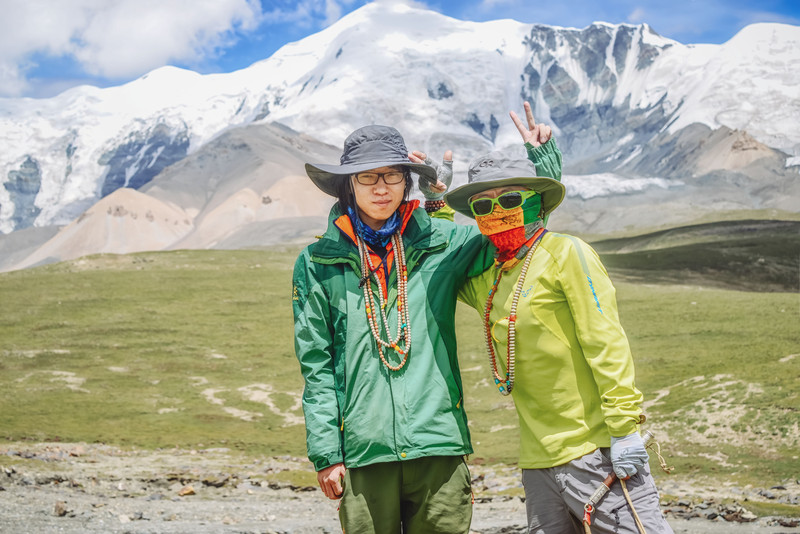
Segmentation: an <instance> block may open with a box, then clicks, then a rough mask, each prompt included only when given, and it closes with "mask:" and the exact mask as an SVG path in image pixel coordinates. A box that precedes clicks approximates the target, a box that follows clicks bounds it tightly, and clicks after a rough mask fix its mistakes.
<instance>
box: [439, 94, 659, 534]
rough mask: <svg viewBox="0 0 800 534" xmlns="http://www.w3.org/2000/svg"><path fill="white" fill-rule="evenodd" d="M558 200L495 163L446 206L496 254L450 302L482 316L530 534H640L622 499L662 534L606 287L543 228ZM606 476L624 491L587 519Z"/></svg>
mask: <svg viewBox="0 0 800 534" xmlns="http://www.w3.org/2000/svg"><path fill="white" fill-rule="evenodd" d="M526 111H528V114H529V118H528V120H529V123H532V122H533V117H532V115H531V114H530V112H529V108H527V107H526ZM540 174H541V173H540ZM564 194H565V188H564V186H563V184H561V183H560V182H559V181H558V180H555V179H551V178H548V177H544V176H537V175H536V171H535V169H534V168H533V166H532V165H531V163H530V161H528V160H517V159H513V158H507V157H505V156H504V155H503V154H500V153H497V152H494V153H490V154H487V155H485V156H482V157H480V158H477V159H476V160H474V161H473V162H472V163H471V164H470V166H469V170H468V183H467V184H466V185H463V186H461V187H458V188H456V189H454V190H453V191H451V192H449V193H447V194H446V195H445V200H446V202H447V204H448V205H449V206H450V207H451V208H452V209H454V210H455V211H457V212H459V213H461V214H463V215H466V216H467V217H470V218H473V219H475V221H476V222H477V226H478V228H479V229H480V231H481V232H482V233H483V234H484V235H486V236H487V237H488V238H489V239H490V240H491V241H492V242H493V244H494V245H495V247H496V249H497V252H496V259H495V265H494V267H493V268H491V269H489V270H487V271H485V272H483V273H481V274H478V275H476V276H473V277H471V278H470V280H469V281H468V282H467V284H465V285H464V286H463V287H462V289H461V291H460V293H459V298H461V299H462V300H463V301H464V302H466V303H467V304H469V305H470V306H472V307H474V308H475V309H477V310H478V311H479V312H480V313H481V316H482V318H483V322H484V330H485V340H486V349H487V351H488V354H489V359H490V367H491V374H492V378H493V380H494V383H495V385H496V386H497V388H498V391H499V392H500V393H501V394H503V395H509V394H510V395H512V397H513V399H514V404H515V406H516V410H517V414H518V419H519V425H520V458H519V466H520V467H521V468H522V481H523V486H524V488H525V495H526V500H525V503H526V510H527V515H528V531H529V532H530V533H532V534H580V533H582V532H584V527H583V526H582V522H583V520H586V523H587V525H586V526H588V523H589V522H591V528H592V532H595V533H609V534H610V533H612V532H613V533H630V534H634V533H638V532H639V530H638V527H637V525H636V520H637V519H636V518H635V514H633V513H632V511H631V508H630V507H629V506H628V505H627V504H626V502H625V496H624V489H623V488H625V487H627V489H628V490H629V491H630V495H631V498H632V502H633V509H635V511H636V512H637V513H638V516H639V518H641V522H642V523H643V525H642V526H643V527H646V531H647V532H648V533H650V534H655V533H671V532H672V530H671V529H670V527H669V525H668V524H667V522H666V520H665V519H664V517H663V515H662V514H661V511H660V509H659V498H658V493H657V490H656V487H655V484H654V482H653V479H652V476H651V475H650V472H649V470H648V466H647V460H648V454H647V452H646V450H645V446H644V444H643V441H642V438H641V437H640V435H639V424H640V422H641V419H640V417H641V416H642V409H641V403H642V394H641V392H640V391H639V390H638V389H637V388H636V386H635V383H634V366H633V359H632V356H631V351H630V347H629V344H628V340H627V337H626V335H625V332H624V331H623V329H622V326H621V324H620V320H619V316H618V313H617V303H616V297H615V290H614V287H613V285H612V284H611V281H610V279H609V277H608V274H607V272H606V270H605V268H604V267H603V265H602V263H601V261H600V259H599V258H598V256H597V254H596V253H595V251H594V250H593V249H592V248H591V247H590V246H589V245H587V244H586V243H585V242H583V241H582V240H580V239H579V238H577V237H574V236H570V235H566V234H559V233H556V232H550V231H548V230H547V229H546V228H545V227H544V220H545V218H546V217H547V216H548V215H549V214H550V212H552V211H553V210H554V209H555V208H556V207H557V206H558V205H559V204H560V203H561V201H562V200H563V198H564ZM612 471H613V472H614V473H615V474H616V475H617V476H618V477H619V478H620V479H627V482H626V483H624V484H622V485H621V484H614V485H613V486H612V488H611V491H610V492H609V493H608V494H607V495H606V496H605V498H604V499H603V500H601V501H600V503H599V506H597V507H596V508H594V509H592V512H593V515H590V516H589V517H587V513H586V512H587V510H586V509H585V504H586V503H587V502H588V501H589V500H590V498H592V495H593V494H594V492H595V490H597V489H598V487H599V486H600V484H601V483H602V482H603V480H604V479H605V478H606V476H607V475H609V474H610V473H611V472H612Z"/></svg>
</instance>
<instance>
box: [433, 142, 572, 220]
mask: <svg viewBox="0 0 800 534" xmlns="http://www.w3.org/2000/svg"><path fill="white" fill-rule="evenodd" d="M507 185H521V186H524V187H528V188H530V189H532V190H533V191H536V192H537V193H539V194H540V195H542V209H543V211H544V214H543V215H547V214H549V213H550V212H551V211H553V210H554V209H556V207H558V205H559V204H561V201H562V200H564V195H565V192H566V189H565V188H564V184H562V183H561V182H559V181H558V180H555V179H553V178H547V177H545V176H536V167H535V166H534V165H533V163H532V162H531V161H530V160H527V159H511V158H509V157H507V156H505V155H503V154H502V153H500V152H490V153H489V154H486V155H485V156H480V157H479V158H476V159H474V160H473V161H472V163H470V164H469V170H468V171H467V183H466V184H465V185H462V186H461V187H457V188H455V189H453V190H452V191H450V192H449V193H447V194H446V195H445V196H444V200H445V202H447V204H448V206H450V207H451V208H453V209H454V210H456V211H457V212H459V213H461V214H463V215H466V216H467V217H470V218H472V219H474V218H475V215H473V213H472V210H471V209H470V207H469V199H470V198H472V197H473V196H474V195H477V194H478V193H480V192H481V191H486V190H487V189H494V188H495V187H505V186H507Z"/></svg>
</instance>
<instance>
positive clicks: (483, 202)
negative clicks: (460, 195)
mask: <svg viewBox="0 0 800 534" xmlns="http://www.w3.org/2000/svg"><path fill="white" fill-rule="evenodd" d="M535 194H536V191H509V192H507V193H503V194H502V195H500V196H499V197H495V198H486V197H484V198H477V199H475V200H473V201H472V202H470V203H469V209H471V210H472V213H473V214H474V215H475V216H476V217H480V216H482V215H489V214H490V213H492V212H493V211H494V206H495V204H498V205H499V206H500V207H501V208H503V209H504V210H513V209H514V208H518V207H520V206H522V203H523V202H525V201H526V200H527V199H529V198H531V197H532V196H534V195H535Z"/></svg>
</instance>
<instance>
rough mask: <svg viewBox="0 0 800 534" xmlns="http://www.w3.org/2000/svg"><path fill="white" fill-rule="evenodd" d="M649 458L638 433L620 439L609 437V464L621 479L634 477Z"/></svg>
mask: <svg viewBox="0 0 800 534" xmlns="http://www.w3.org/2000/svg"><path fill="white" fill-rule="evenodd" d="M648 458H649V456H648V455H647V449H645V448H644V442H642V437H641V436H640V435H639V433H638V432H634V433H633V434H628V435H627V436H625V437H622V438H615V437H614V436H611V464H612V465H613V466H614V473H616V474H617V476H618V477H619V478H621V479H626V478H628V477H632V476H633V475H635V474H636V473H637V472H638V471H639V470H640V469H641V468H643V467H644V465H645V464H646V463H647V460H648Z"/></svg>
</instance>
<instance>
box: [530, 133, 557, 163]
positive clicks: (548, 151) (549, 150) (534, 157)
mask: <svg viewBox="0 0 800 534" xmlns="http://www.w3.org/2000/svg"><path fill="white" fill-rule="evenodd" d="M525 150H527V151H528V159H529V160H531V161H532V162H533V164H534V165H535V164H536V163H537V162H539V161H542V160H543V159H545V158H546V157H548V156H551V155H553V154H555V153H556V152H557V151H558V147H557V146H556V138H555V137H551V138H550V139H549V140H548V141H547V142H546V143H545V144H543V145H539V146H536V147H535V146H533V145H532V144H530V143H525Z"/></svg>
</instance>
